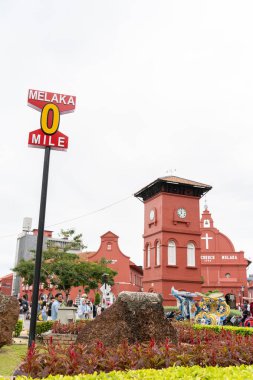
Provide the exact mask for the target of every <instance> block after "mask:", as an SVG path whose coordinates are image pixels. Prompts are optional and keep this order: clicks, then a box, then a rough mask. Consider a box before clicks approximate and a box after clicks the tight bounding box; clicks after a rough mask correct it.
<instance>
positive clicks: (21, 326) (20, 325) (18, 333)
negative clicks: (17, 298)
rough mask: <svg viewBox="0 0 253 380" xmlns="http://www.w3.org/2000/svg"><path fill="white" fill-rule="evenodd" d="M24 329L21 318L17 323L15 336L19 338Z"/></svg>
mask: <svg viewBox="0 0 253 380" xmlns="http://www.w3.org/2000/svg"><path fill="white" fill-rule="evenodd" d="M22 329H23V321H22V320H21V319H19V320H18V321H17V323H16V325H15V330H14V336H15V338H17V337H18V336H19V335H20V333H21V331H22Z"/></svg>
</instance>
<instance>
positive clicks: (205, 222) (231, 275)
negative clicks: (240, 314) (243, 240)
mask: <svg viewBox="0 0 253 380" xmlns="http://www.w3.org/2000/svg"><path fill="white" fill-rule="evenodd" d="M200 230H201V275H202V280H203V284H202V291H203V292H204V293H205V292H207V291H209V290H214V289H218V290H220V291H221V292H222V293H223V294H224V295H227V294H231V295H233V296H234V297H235V299H236V303H241V302H242V297H243V296H245V297H246V296H247V273H246V268H247V266H248V265H249V264H250V261H249V260H247V259H245V258H244V252H243V251H239V252H236V251H235V248H234V246H233V243H232V242H231V240H230V239H229V238H228V237H227V236H226V235H224V234H223V233H221V232H220V231H219V230H218V229H217V228H215V227H214V223H213V219H212V215H211V214H210V212H209V211H208V208H207V206H205V210H204V212H203V214H202V217H201V221H200ZM242 289H243V290H242Z"/></svg>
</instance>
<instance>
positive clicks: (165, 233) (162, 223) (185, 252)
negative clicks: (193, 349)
mask: <svg viewBox="0 0 253 380" xmlns="http://www.w3.org/2000/svg"><path fill="white" fill-rule="evenodd" d="M211 188H212V187H211V186H209V185H206V184H203V183H199V182H195V181H190V180H187V179H184V178H180V177H176V176H168V177H162V178H158V179H157V180H155V181H154V182H152V183H151V184H149V185H147V186H146V187H144V188H143V189H141V190H140V191H138V192H137V193H135V194H134V195H135V197H137V198H141V199H142V200H143V202H144V235H143V237H144V265H143V267H144V276H143V290H144V291H146V292H157V293H161V294H162V296H163V299H164V304H165V305H173V304H175V298H174V297H173V296H171V295H170V293H171V287H172V286H174V287H175V288H176V289H180V290H187V291H191V292H193V291H199V292H200V291H201V284H202V280H201V268H200V236H201V233H200V225H199V216H200V214H199V200H200V198H201V197H202V196H203V195H204V194H206V193H207V192H208V191H209V190H210V189H211Z"/></svg>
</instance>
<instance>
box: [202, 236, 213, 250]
mask: <svg viewBox="0 0 253 380" xmlns="http://www.w3.org/2000/svg"><path fill="white" fill-rule="evenodd" d="M201 239H202V240H205V241H206V249H209V241H208V240H212V237H211V236H208V233H206V236H205V237H202V238H201Z"/></svg>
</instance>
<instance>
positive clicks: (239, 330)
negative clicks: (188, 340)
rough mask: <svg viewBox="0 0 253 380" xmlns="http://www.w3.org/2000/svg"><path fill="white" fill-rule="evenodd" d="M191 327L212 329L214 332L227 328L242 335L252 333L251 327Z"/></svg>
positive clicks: (194, 326)
mask: <svg viewBox="0 0 253 380" xmlns="http://www.w3.org/2000/svg"><path fill="white" fill-rule="evenodd" d="M193 328H194V329H195V330H212V331H215V332H216V333H220V332H221V331H222V330H227V331H231V332H233V333H235V334H239V335H244V336H247V335H253V328H252V327H238V326H219V325H216V326H212V325H193Z"/></svg>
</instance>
